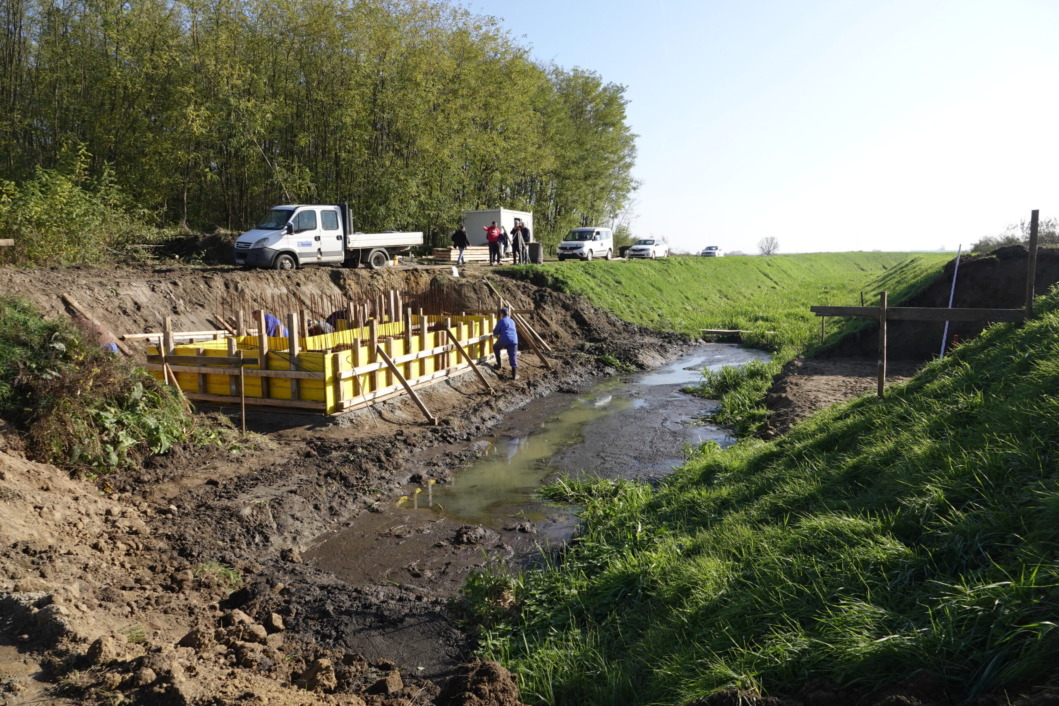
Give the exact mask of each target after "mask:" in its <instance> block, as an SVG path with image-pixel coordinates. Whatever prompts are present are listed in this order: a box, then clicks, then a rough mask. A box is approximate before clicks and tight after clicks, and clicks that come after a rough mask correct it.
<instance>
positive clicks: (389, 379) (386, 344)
mask: <svg viewBox="0 0 1059 706" xmlns="http://www.w3.org/2000/svg"><path fill="white" fill-rule="evenodd" d="M383 349H384V350H385V351H386V355H388V356H389V357H390V359H391V360H393V338H387V339H386V340H384V341H383ZM389 367H391V368H394V366H389ZM394 370H396V368H394ZM391 385H393V373H392V372H390V371H387V372H386V387H390V386H391Z"/></svg>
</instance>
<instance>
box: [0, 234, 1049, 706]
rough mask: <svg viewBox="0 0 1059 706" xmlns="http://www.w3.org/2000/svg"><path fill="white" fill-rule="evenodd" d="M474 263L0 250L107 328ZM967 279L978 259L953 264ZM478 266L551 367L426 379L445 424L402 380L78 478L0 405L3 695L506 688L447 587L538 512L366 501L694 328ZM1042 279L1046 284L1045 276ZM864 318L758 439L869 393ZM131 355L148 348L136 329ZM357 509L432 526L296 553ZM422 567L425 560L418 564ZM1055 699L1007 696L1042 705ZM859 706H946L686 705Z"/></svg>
mask: <svg viewBox="0 0 1059 706" xmlns="http://www.w3.org/2000/svg"><path fill="white" fill-rule="evenodd" d="M1005 260H1010V262H1008V263H1007V264H1004V261H1005ZM1018 260H1019V258H1018V257H1017V253H1015V254H1013V255H1012V254H1009V256H1008V257H1006V258H1003V257H1001V258H994V260H993V261H989V262H987V264H986V265H979V266H978V268H979V270H980V272H979V276H980V277H986V278H989V279H991V278H992V276H994V275H997V273H998V272H1002V273H1003V275H1004V277H1005V278H1006V279H1011V278H1013V277H1015V275H1014V274H1012V273H1014V272H1015V270H1016V269H1017V266H1018ZM998 263H999V264H998ZM1021 263H1022V267H1023V268H1024V266H1025V257H1024V253H1023V257H1022V260H1021ZM968 264H969V263H967V262H965V263H964V267H968ZM1005 267H1006V268H1007V269H1004V268H1005ZM989 268H992V271H991V272H986V270H987V269H989ZM1057 269H1059V268H1057ZM972 270H973V268H972ZM1022 271H1023V272H1024V269H1023V270H1022ZM487 273H488V269H487V268H485V267H471V268H468V270H467V273H465V276H463V277H460V278H459V279H456V278H453V277H452V276H451V274H450V270H449V269H448V268H436V269H431V268H392V269H388V270H384V271H382V272H369V271H360V270H357V271H349V270H342V269H330V268H316V269H313V268H308V269H305V270H301V271H297V272H292V273H277V272H268V271H255V272H244V271H239V270H233V269H231V268H227V267H216V268H198V269H186V268H169V269H159V268H154V269H152V268H148V267H138V268H114V269H106V270H104V269H99V268H72V269H54V270H48V269H45V270H33V271H23V270H14V269H3V268H0V291H3V292H5V293H14V294H17V295H19V296H22V297H24V298H26V299H28V300H30V301H32V302H33V303H35V304H36V305H37V306H38V307H39V308H40V310H41V311H43V312H44V313H45V314H47V315H51V316H65V315H68V314H69V313H71V312H69V311H67V310H66V308H65V307H64V304H63V302H62V300H61V298H60V296H61V295H62V294H68V295H71V296H73V297H74V299H76V300H77V302H78V303H79V304H80V306H81V307H83V308H84V309H86V310H88V311H89V312H90V313H91V315H92V316H93V317H94V318H96V319H97V320H98V321H99V322H100V324H102V325H103V326H104V327H105V328H108V329H110V330H111V331H113V332H115V333H117V334H121V333H131V332H152V331H159V330H160V328H161V322H162V320H163V319H164V318H165V317H167V316H168V317H172V318H173V322H174V328H175V329H176V330H185V331H187V330H207V329H213V328H214V324H213V323H212V322H211V321H210V318H212V317H213V316H214V315H215V314H217V313H229V312H230V311H231V308H232V306H233V302H247V301H259V302H273V303H274V302H277V301H281V302H282V301H293V300H294V299H298V300H299V301H302V302H305V301H309V300H311V299H312V298H313V297H317V298H320V299H323V298H327V297H332V296H336V295H342V296H346V297H349V298H354V299H356V298H362V297H370V296H372V295H374V294H376V293H379V292H383V291H387V290H390V289H397V290H399V291H402V292H407V293H420V294H423V293H427V292H430V293H432V296H435V297H436V298H438V299H439V300H444V301H446V302H448V303H449V305H451V306H453V307H454V309H458V310H470V309H492V308H495V306H496V297H495V295H494V294H493V293H492V292H491V291H490V290H489V288H488V287H487V286H486V284H485V282H484V279H485V277H486V275H487ZM962 277H964V271H961V278H962ZM974 280H975V275H974V273H973V271H972V273H971V274H970V275H968V279H967V280H966V281H967V282H969V283H972V282H974ZM491 281H492V282H493V283H494V285H495V286H496V287H497V288H499V289H500V291H501V292H502V294H503V295H504V296H505V297H506V298H508V299H509V300H511V302H512V303H513V305H514V306H515V307H516V308H519V309H527V310H531V311H533V312H534V313H533V314H532V315H531V316H530V317H529V318H530V321H531V323H532V325H533V326H534V327H536V328H537V330H538V331H539V332H540V333H541V335H542V336H543V338H544V339H545V340H546V341H547V342H548V343H549V345H551V347H552V348H553V352H552V353H551V354H549V359H550V361H551V362H552V364H553V367H554V370H546V369H545V368H544V367H543V365H542V364H541V363H540V361H538V360H536V359H535V357H534V356H533V355H530V354H529V352H528V351H526V352H524V353H523V356H522V363H523V364H522V366H521V369H522V372H523V376H522V379H521V380H519V381H517V382H511V381H506V380H504V381H501V380H499V379H495V380H494V387H495V388H496V389H497V392H496V393H495V394H492V395H490V394H486V393H485V392H484V391H483V388H482V386H481V384H480V382H478V381H477V379H476V378H475V377H474V376H473V375H463V376H460V377H457V378H455V379H452V380H451V381H449V382H446V383H442V384H437V385H435V386H433V387H430V388H427V389H426V390H425V391H424V393H423V399H424V402H425V404H426V405H427V406H428V407H429V408H430V410H431V411H432V412H433V413H434V414H435V415H436V416H438V417H440V418H441V419H442V423H441V424H440V425H438V426H436V427H431V426H427V425H426V424H425V423H424V422H423V420H422V416H421V414H420V412H419V410H418V409H417V408H416V407H415V406H414V405H413V404H412V403H411V402H410V401H409V400H407V399H403V398H399V399H396V400H392V401H389V402H386V403H384V404H382V405H379V406H378V407H376V408H374V409H367V410H361V411H358V412H354V413H351V414H348V415H344V416H342V417H337V418H322V417H318V416H300V415H292V414H270V413H254V414H252V415H251V417H250V424H251V427H252V430H253V431H255V432H257V434H256V435H252V436H251V438H250V439H249V440H248V441H247V442H246V443H245V444H244V445H243V448H241V449H238V450H235V451H222V450H220V449H219V448H217V447H206V448H190V447H182V448H177V449H174V450H173V451H171V452H170V453H169V454H167V455H166V456H163V457H156V458H154V459H152V460H151V461H150V462H148V463H147V464H145V466H144V467H143V468H140V469H137V470H136V471H135V472H132V473H122V474H119V475H115V476H110V477H107V478H105V479H101V480H97V481H95V482H91V481H89V480H87V479H83V478H74V477H71V476H70V474H69V473H67V472H65V471H62V470H60V469H57V468H55V467H53V466H49V465H45V464H41V463H37V462H35V461H33V460H32V459H30V458H27V457H26V454H25V451H24V449H23V448H22V446H21V444H20V440H19V436H18V434H17V433H16V432H15V431H14V430H12V429H9V428H5V427H3V426H2V423H0V513H2V515H3V517H4V522H3V523H0V706H4V705H6V704H28V703H54V704H74V703H107V704H114V703H127V702H133V703H143V704H230V703H248V704H254V703H259V704H264V703H268V704H372V705H374V706H410V705H413V704H417V705H418V704H444V705H457V704H459V705H467V706H470V705H472V704H473V705H477V706H485V705H487V704H496V705H509V704H519V703H521V702H520V700H519V692H518V685H517V677H515V676H513V675H511V674H509V673H508V672H506V671H505V670H504V669H503V668H502V667H500V666H498V665H495V664H489V663H466V662H467V656H468V655H469V654H470V651H471V649H472V648H473V641H472V638H471V637H470V636H469V635H467V634H466V633H465V632H464V631H463V630H462V629H461V628H460V625H459V622H458V621H459V615H458V611H455V610H454V608H453V606H454V604H453V602H452V600H451V599H452V597H453V593H454V590H455V588H454V587H457V586H459V585H460V584H461V583H462V580H463V579H464V578H465V577H466V575H467V574H468V572H469V571H470V570H472V569H474V568H478V567H481V566H483V565H485V564H487V563H490V562H494V561H502V560H504V559H505V558H508V557H511V556H517V555H522V554H525V553H527V552H530V551H532V549H533V547H534V545H535V542H536V540H535V537H534V534H533V528H532V527H529V528H527V527H526V526H525V523H515V524H513V525H511V526H510V527H507V528H503V529H500V530H494V529H485V528H481V527H473V526H465V525H459V524H454V523H451V522H448V521H429V522H420V523H419V524H417V525H414V526H394V525H393V524H392V523H389V522H383V521H381V520H379V519H376V518H383V517H385V516H386V512H385V511H386V510H387V509H388V508H391V507H392V506H393V504H394V503H395V501H396V500H397V498H399V497H400V496H401V495H402V494H403V493H406V492H407V488H408V486H409V484H410V483H411V484H423V483H426V482H427V481H429V480H434V481H435V482H437V483H441V484H443V483H445V482H447V481H448V480H449V479H450V478H451V476H452V473H453V471H454V470H455V469H458V468H460V467H462V466H465V465H466V464H467V463H469V462H470V461H472V460H473V459H474V458H475V456H476V454H478V453H480V452H481V446H480V445H479V444H475V443H473V442H474V440H475V439H478V438H480V437H481V436H483V435H486V434H488V433H489V432H490V430H492V429H494V428H497V427H498V426H499V425H500V424H501V422H503V421H504V420H505V418H507V417H508V416H510V414H512V413H513V412H514V411H516V410H518V409H520V408H522V407H523V406H525V405H526V403H527V402H529V401H530V400H532V399H534V398H538V397H543V396H545V395H548V394H550V393H552V392H555V391H572V390H576V389H578V388H579V387H581V386H583V385H584V384H585V383H587V382H588V380H589V379H590V378H592V377H594V376H599V375H606V374H612V373H614V372H615V371H614V370H612V369H609V368H608V367H607V366H606V365H605V364H604V363H603V362H601V358H602V357H603V356H613V357H614V358H616V359H618V360H620V361H622V362H623V363H628V364H631V365H634V366H636V367H639V368H651V367H655V366H657V365H660V364H662V363H664V362H667V361H668V360H671V359H674V358H676V357H677V356H678V355H679V354H680V353H682V352H683V351H685V350H686V349H687V347H688V345H689V343H690V342H689V341H687V340H685V339H682V338H680V337H677V336H672V335H666V334H658V333H655V332H651V331H647V330H644V329H641V328H639V327H636V326H634V325H631V324H629V323H626V322H623V321H621V320H619V319H617V318H616V317H614V316H612V315H610V314H608V313H606V312H602V311H600V310H598V309H596V308H594V307H592V306H591V305H589V304H587V303H586V302H584V301H583V300H580V299H578V298H574V297H569V296H566V295H562V294H558V293H555V292H553V291H551V290H547V289H539V288H536V287H533V286H531V285H529V284H525V283H519V282H514V281H510V280H507V279H504V278H502V277H495V276H494V277H492V278H491ZM1052 282H1054V279H1052V281H1050V282H1047V283H1046V284H1042V283H1041V282H1039V283H1038V291H1043V289H1042V287H1045V288H1046V287H1047V286H1050V284H1051V283H1052ZM966 288H967V290H968V291H969V292H973V291H976V290H978V289H980V287H977V288H976V287H975V286H974V285H973V284H968V285H967V287H966ZM1007 289H1008V290H1010V292H1009V293H1011V292H1013V291H1014V290H1015V289H1017V288H1016V287H1015V286H1014V285H1009V286H1007ZM957 292H958V294H957V297H958V303H957V305H958V306H1008V305H1013V306H1018V304H1019V302H1018V300H1017V298H1016V301H1015V302H1014V303H1013V304H1006V303H1002V302H1000V301H997V300H996V299H992V300H990V301H989V302H985V303H974V302H972V301H971V300H970V299H968V300H967V301H962V302H961V301H960V300H959V297H960V294H959V292H960V290H959V289H958V290H957ZM931 296H933V297H934V299H933V300H931V299H930V298H929V297H928V296H927V293H924V294H923V295H922V297H921V301H920V302H919V305H938V302H937V301H936V300H937V299H938V298H939V297H940V295H938V294H937V293H934V294H932V295H931ZM968 296H970V297H971V298H973V296H972V295H968ZM945 299H946V300H947V289H946V295H945ZM928 302H930V303H928ZM943 303H944V302H942V304H943ZM871 335H872V334H871V331H870V330H867V331H866V332H865V334H864V336H863V337H862V339H861V340H860V341H859V343H857V344H856V345H859V346H860V348H859V349H855V348H856V345H854V348H851V349H848V350H837V351H834V352H833V355H834V356H835V357H834V358H833V359H831V360H823V361H821V360H819V359H817V360H812V361H795V362H794V363H792V364H791V365H790V366H788V367H787V369H786V370H785V371H784V373H783V375H781V377H780V378H779V379H778V380H777V383H776V386H775V387H774V390H773V394H772V395H771V396H770V405H771V406H772V407H773V409H774V424H773V427H772V429H771V433H772V434H778V433H782V431H783V430H785V429H786V428H788V427H789V425H790V424H792V423H794V422H795V421H796V420H797V419H801V418H803V417H804V416H807V415H808V414H810V413H812V411H815V410H816V409H819V408H821V407H823V406H827V405H829V404H833V403H834V402H836V401H841V400H844V399H848V398H849V397H850V396H854V395H856V394H860V393H861V392H864V391H868V390H871V389H873V386H874V384H875V369H874V360H875V354H874V352H873V350H872V341H871ZM965 335H971V333H970V332H968V333H967V334H965ZM890 340H891V344H892V345H895V346H896V347H897V349H901V347H902V346H904V345H906V343H905V341H908V340H910V337H906V336H904V335H902V334H901V333H900V332H898V333H897V334H896V335H895V333H894V332H893V331H891V334H890ZM909 345H910V344H909ZM133 353H134V355H135V356H142V353H143V346H142V344H140V345H138V346H134V351H133ZM865 353H867V354H868V355H869V356H870V357H868V358H865V356H864V354H865ZM917 355H919V357H918V358H917ZM917 355H909V356H907V358H908V359H909V360H907V361H906V362H903V363H901V366H902V367H900V369H898V370H896V371H894V372H896V373H897V374H898V375H904V374H910V373H911V372H913V371H914V369H915V367H916V365H917V363H918V361H919V360H922V359H924V358H925V356H923V355H921V354H917ZM894 357H895V358H900V357H902V356H900V355H895V356H894ZM608 359H609V358H608ZM893 379H896V376H895V378H892V379H891V381H892V380H893ZM355 523H356V524H358V526H361V525H362V526H364V527H369V528H372V527H377V531H378V533H379V535H380V536H382V535H384V534H385V535H386V537H387V538H388V539H392V538H393V537H394V535H395V533H412V532H415V533H426V534H429V535H430V537H432V538H434V539H435V541H433V542H432V543H431V542H425V543H424V542H421V544H422V545H424V546H430V547H432V549H431V551H432V556H430V557H424V560H423V561H422V562H415V563H413V564H412V565H408V566H404V565H401V566H394V567H391V569H392V570H391V571H390V572H389V573H388V576H389V577H390V578H388V579H387V580H385V581H370V580H365V581H363V582H360V583H357V582H348V581H340V580H338V579H337V578H335V577H334V576H333V575H331V574H329V573H327V572H323V571H320V570H318V569H316V568H315V567H314V564H313V562H312V561H311V560H309V559H307V558H303V554H305V555H307V554H310V553H311V552H310V550H311V549H313V548H314V547H316V546H319V544H320V542H321V541H322V539H323V538H326V537H327V536H329V535H331V534H333V533H335V532H338V531H340V530H342V529H343V528H346V527H349V526H351V525H353V524H355ZM378 556H379V555H378V554H374V555H372V559H373V560H375V561H378V560H379V558H378ZM428 565H429V566H431V567H434V568H433V569H432V570H431V571H432V572H433V573H424V571H423V569H422V567H423V566H428ZM439 567H440V568H439ZM943 692H944V693H943ZM1049 698H1051V697H1050V696H1049V695H1048V694H1040V695H1037V696H1034V697H1032V698H1030V697H1026V698H1024V699H1023V700H1021V701H1018V702H1017V703H1024V704H1030V703H1033V704H1036V703H1054V702H1055V700H1052V701H1049V700H1048V699H1049ZM1042 699H1043V700H1042ZM855 702H856V703H864V704H883V703H886V704H924V705H927V704H948V703H955V701H953V695H952V694H950V693H948V692H946V691H945V689H944V688H942V687H941V686H938V685H937V684H936V683H935V682H934V681H932V680H931V678H930V676H929V675H922V676H921V677H917V678H913V679H911V680H909V681H908V683H903V684H899V685H896V686H895V687H894V688H892V689H889V690H887V691H886V692H885V693H883V692H878V693H876V694H871V695H863V694H861V695H856V696H854V695H851V694H848V693H843V692H842V691H841V690H838V689H836V688H834V687H833V686H831V685H828V684H824V683H815V682H814V683H810V684H808V685H806V687H805V689H803V690H802V692H800V693H799V694H797V695H796V696H794V697H791V698H788V699H783V700H779V699H762V698H760V697H756V696H754V695H752V694H745V693H738V692H726V693H724V694H719V695H715V696H714V697H710V698H709V699H707V700H705V701H701V702H697V703H701V704H711V705H712V704H728V703H731V704H762V705H764V704H777V705H778V704H784V705H790V706H794V705H796V704H801V705H803V706H813V705H824V704H828V705H830V704H846V703H855ZM976 703H979V704H980V705H981V706H986V704H989V705H990V706H991V705H992V704H994V703H996V704H999V703H1016V702H1015V701H1004V700H992V699H990V700H980V701H979V702H976Z"/></svg>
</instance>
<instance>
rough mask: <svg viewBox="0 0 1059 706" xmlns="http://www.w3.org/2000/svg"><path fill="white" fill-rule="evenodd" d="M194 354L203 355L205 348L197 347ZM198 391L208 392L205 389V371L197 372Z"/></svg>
mask: <svg viewBox="0 0 1059 706" xmlns="http://www.w3.org/2000/svg"><path fill="white" fill-rule="evenodd" d="M195 354H196V355H199V356H203V357H205V355H206V349H205V348H197V349H196V350H195ZM198 391H199V392H201V393H205V392H209V390H207V389H206V373H199V385H198Z"/></svg>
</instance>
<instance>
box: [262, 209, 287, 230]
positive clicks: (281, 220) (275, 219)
mask: <svg viewBox="0 0 1059 706" xmlns="http://www.w3.org/2000/svg"><path fill="white" fill-rule="evenodd" d="M292 213H294V210H293V209H290V208H274V209H272V210H271V211H269V212H268V215H267V216H265V219H264V220H263V221H261V222H260V223H258V224H257V227H258V228H262V229H264V230H278V229H280V228H282V227H283V226H285V225H287V221H289V220H290V216H291V214H292Z"/></svg>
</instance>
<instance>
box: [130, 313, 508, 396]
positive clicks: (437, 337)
mask: <svg viewBox="0 0 1059 706" xmlns="http://www.w3.org/2000/svg"><path fill="white" fill-rule="evenodd" d="M446 318H447V319H449V320H450V322H451V324H452V330H453V333H455V334H456V336H457V339H458V340H459V341H460V343H461V344H462V345H463V347H464V349H465V350H466V351H467V353H468V354H469V355H470V356H471V357H472V358H473V359H475V360H480V359H482V358H484V357H486V356H488V355H489V353H490V351H489V348H488V345H487V344H488V342H487V341H482V342H472V341H474V339H477V338H478V337H480V336H483V335H485V334H487V333H489V327H490V325H491V324H492V318H491V317H484V316H449V317H443V316H428V317H426V319H427V322H428V324H438V323H440V322H443V321H444V320H445V319H446ZM414 321H415V323H416V324H417V325H418V322H419V317H415V319H414ZM347 324H348V322H344V320H340V325H347ZM370 333H371V330H370V327H368V326H365V327H362V328H359V329H340V330H339V331H336V332H335V333H330V334H321V335H318V336H309V337H307V338H300V337H299V339H298V344H299V354H298V366H297V367H298V370H300V371H302V372H319V373H322V374H323V379H316V380H309V379H298V387H299V399H301V400H305V401H311V402H323V403H324V405H326V410H327V413H328V414H330V413H333V412H335V411H339V410H341V409H342V402H343V401H345V400H351V401H355V400H356V399H357V398H358V397H361V396H366V395H370V394H371V393H374V392H375V391H377V390H380V389H384V388H389V387H393V386H395V385H397V384H398V381H397V380H396V377H395V376H394V375H393V371H391V370H390V369H389V368H388V367H383V368H381V369H380V370H377V371H372V372H366V373H361V374H359V375H356V376H350V377H349V378H347V379H344V380H343V379H340V376H341V375H342V374H343V373H348V372H349V371H352V370H354V369H355V368H357V367H358V366H365V365H367V364H368V363H369V361H370V360H371V358H372V354H373V351H371V350H370ZM375 334H376V337H377V338H378V339H380V340H379V344H380V345H381V346H382V347H383V350H386V351H388V355H390V357H391V358H392V359H396V358H400V357H402V356H404V355H408V354H414V353H419V352H420V351H422V350H424V346H423V343H422V342H423V340H424V339H423V338H421V336H420V334H419V333H413V334H412V335H411V336H410V337H409V338H408V340H406V339H405V330H404V322H403V321H394V322H391V323H386V324H378V325H376V327H375ZM235 341H236V347H237V348H238V350H240V351H243V352H244V354H246V355H247V356H248V357H253V358H256V357H258V351H259V348H258V344H259V342H260V339H259V338H258V337H257V336H240V337H238V338H236V339H235ZM354 342H356V343H357V344H358V345H356V346H354V345H353V344H354ZM449 342H450V341H449V338H448V336H447V335H446V333H445V332H444V331H429V332H427V334H426V336H425V349H433V348H440V347H443V346H446V345H448V344H449ZM289 345H290V343H289V340H288V339H286V338H277V337H271V336H270V337H269V338H268V346H269V352H268V355H267V356H266V358H265V368H266V369H267V370H277V371H289V370H290V369H291V365H290V349H289ZM334 349H338V350H334ZM326 351H332V352H326ZM147 352H148V354H152V355H157V354H159V353H160V352H161V351H160V347H159V346H157V345H149V346H148V350H147ZM172 355H178V356H199V357H202V356H204V357H218V358H225V357H228V355H229V354H228V341H227V340H212V341H201V342H197V343H189V344H181V345H178V346H175V347H174V349H173V352H172ZM446 357H448V361H447V362H448V364H449V366H452V367H456V366H459V367H463V366H465V365H466V361H464V360H463V358H462V356H461V355H460V354H459V353H458V352H457V351H451V352H448V353H438V354H435V355H432V356H429V357H426V358H420V359H417V360H412V361H406V362H403V363H399V364H398V368H399V369H400V371H401V374H402V375H403V376H404V377H405V379H406V380H407V381H408V382H409V383H410V384H413V385H414V384H415V383H416V382H417V381H418V380H419V379H421V378H429V377H431V376H432V375H434V373H436V372H439V371H442V370H444V369H445V368H446ZM208 365H209V363H206V362H203V363H202V364H201V366H208ZM201 366H200V367H201ZM176 367H179V366H176ZM258 368H259V365H248V366H246V369H247V370H256V369H258ZM232 372H233V373H236V371H235V370H232ZM151 374H152V375H154V377H156V378H157V379H159V380H161V379H163V374H162V372H161V371H151ZM174 374H175V376H176V381H177V384H178V385H179V386H180V388H181V389H182V390H184V391H185V392H188V393H197V392H205V393H207V394H210V395H219V396H229V395H231V394H232V387H231V379H232V377H233V375H228V374H222V373H217V374H212V373H206V374H202V375H200V374H199V373H188V372H175V371H174ZM200 379H202V381H203V382H204V386H203V388H202V389H200V386H199V385H200ZM264 379H265V378H261V377H258V376H249V375H248V376H245V377H244V388H245V389H244V394H245V396H246V397H247V398H248V399H252V398H258V399H261V398H262V397H264V396H265V395H264V390H263V388H264V386H265V384H267V386H268V391H267V397H268V398H269V399H278V400H290V399H293V395H292V391H291V379H290V378H267V383H263V382H262V381H263V380H264Z"/></svg>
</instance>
